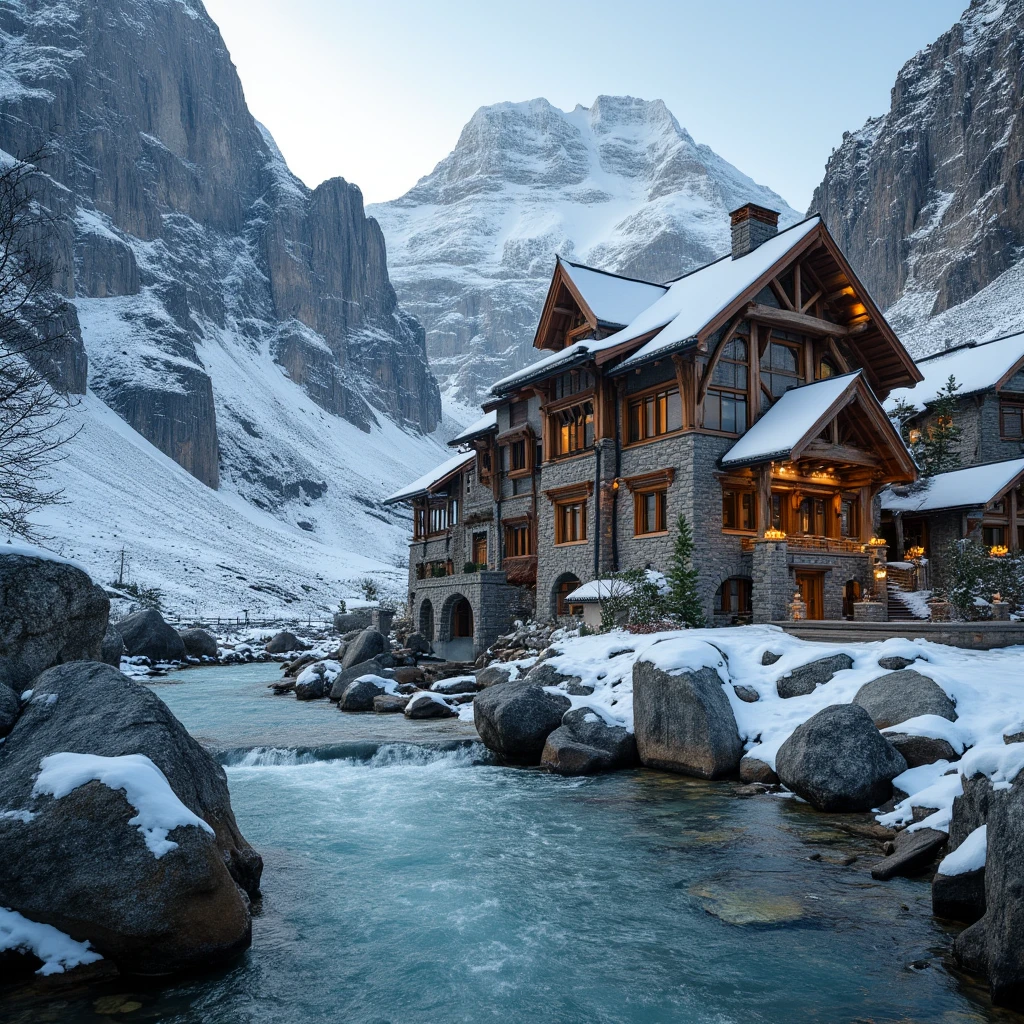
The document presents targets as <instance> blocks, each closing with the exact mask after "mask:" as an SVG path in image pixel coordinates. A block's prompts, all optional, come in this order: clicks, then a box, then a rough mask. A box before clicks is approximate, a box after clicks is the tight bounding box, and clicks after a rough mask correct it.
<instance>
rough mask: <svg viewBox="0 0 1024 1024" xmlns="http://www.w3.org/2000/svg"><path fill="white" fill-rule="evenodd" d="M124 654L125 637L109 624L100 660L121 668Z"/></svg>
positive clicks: (101, 647) (104, 635)
mask: <svg viewBox="0 0 1024 1024" xmlns="http://www.w3.org/2000/svg"><path fill="white" fill-rule="evenodd" d="M215 653H216V652H215ZM122 654H124V637H123V636H121V631H120V630H119V629H117V628H116V627H115V626H111V625H109V624H108V625H107V629H106V632H105V633H104V634H103V640H102V642H101V643H100V661H102V662H103V663H104V664H106V665H113V666H114V668H120V667H121V655H122Z"/></svg>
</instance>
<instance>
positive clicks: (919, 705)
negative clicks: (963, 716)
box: [853, 669, 956, 729]
mask: <svg viewBox="0 0 1024 1024" xmlns="http://www.w3.org/2000/svg"><path fill="white" fill-rule="evenodd" d="M853 703H854V704H859V705H860V706H861V707H862V708H866V709H867V711H868V713H869V714H870V715H871V720H872V721H873V722H874V723H875V725H876V726H877V727H878V728H879V729H888V728H889V727H890V726H892V725H899V724H900V723H901V722H906V721H908V720H909V719H911V718H917V717H918V716H919V715H938V716H939V717H940V718H945V719H946V720H947V721H950V722H955V721H956V706H955V705H954V704H953V702H952V701H951V700H950V699H949V697H947V696H946V691H945V690H943V689H942V687H941V686H939V684H938V683H936V682H935V680H933V679H929V678H928V677H927V676H923V675H921V673H920V672H915V671H913V669H902V670H901V671H899V672H889V673H888V674H887V675H884V676H879V677H878V678H877V679H872V680H871V682H870V683H865V684H864V685H863V686H862V687H861V688H860V689H859V690H858V691H857V696H856V697H854V698H853Z"/></svg>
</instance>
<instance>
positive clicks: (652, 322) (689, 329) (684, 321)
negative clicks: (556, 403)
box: [603, 217, 821, 366]
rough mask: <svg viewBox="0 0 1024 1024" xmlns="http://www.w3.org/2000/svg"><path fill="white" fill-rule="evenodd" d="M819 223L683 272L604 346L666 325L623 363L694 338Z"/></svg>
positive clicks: (790, 230)
mask: <svg viewBox="0 0 1024 1024" xmlns="http://www.w3.org/2000/svg"><path fill="white" fill-rule="evenodd" d="M820 223H821V218H820V217H810V218H808V219H807V220H805V221H801V222H800V223H799V224H795V225H793V227H791V228H787V229H786V230H785V231H780V232H779V233H778V234H777V235H775V236H773V237H772V238H769V239H768V241H766V242H762V243H761V245H759V246H758V247H757V248H756V249H753V250H752V251H751V252H749V253H747V255H746V256H741V257H740V258H739V259H735V260H734V259H733V258H732V257H731V256H723V257H722V258H721V259H719V260H716V261H715V262H714V263H709V264H708V265H707V266H706V267H701V268H700V269H699V270H695V271H693V273H691V274H687V275H686V276H685V277H681V278H680V279H679V280H678V281H674V282H672V283H671V284H670V285H669V289H668V291H667V292H666V293H665V294H664V295H663V296H662V297H661V298H660V299H658V301H657V302H654V303H652V304H651V305H650V306H648V307H647V309H645V310H644V311H643V312H642V313H641V314H640V315H639V316H637V317H636V318H635V319H634V320H632V321H631V322H630V324H629V326H628V327H626V328H625V329H623V330H621V331H619V332H618V333H617V334H613V335H611V336H610V337H608V338H606V339H605V340H604V342H603V344H605V345H607V346H608V347H611V346H614V345H621V344H622V343H623V342H626V341H631V340H632V339H634V338H639V337H641V336H642V335H644V334H649V333H650V332H651V331H655V330H658V329H659V328H664V329H663V330H661V331H660V333H659V334H658V335H657V336H656V337H654V338H652V339H651V340H650V341H649V342H647V344H646V345H644V346H643V348H641V349H640V350H639V351H637V352H634V353H633V355H631V356H630V357H629V358H628V359H627V360H625V362H624V363H623V366H630V365H633V364H636V363H642V362H645V361H646V360H647V359H649V358H650V357H651V356H653V355H654V354H655V353H657V352H660V351H662V350H663V349H666V348H674V347H676V346H678V345H681V344H682V343H683V342H686V341H688V340H689V339H691V338H695V337H696V336H697V334H698V332H699V331H700V330H701V328H703V327H705V326H706V325H707V324H708V323H710V321H712V320H713V319H714V318H715V317H716V316H717V315H718V314H719V313H721V312H722V310H723V309H725V307H726V306H728V305H729V303H730V302H732V301H733V300H734V299H735V298H736V296H737V295H739V294H740V293H741V292H743V291H744V290H745V289H747V288H749V287H750V286H751V285H752V284H753V283H754V282H755V281H756V280H757V279H758V278H759V277H761V276H762V274H764V273H765V272H766V271H767V270H768V269H769V268H770V267H771V266H772V265H773V264H775V263H777V262H778V261H779V260H780V259H782V258H783V257H784V256H785V255H786V253H787V252H789V250H790V249H792V248H793V247H794V246H795V245H797V244H798V243H799V242H801V241H802V240H803V239H804V238H806V237H807V235H808V234H810V233H811V232H812V231H813V230H814V229H815V228H817V227H818V225H819V224H820Z"/></svg>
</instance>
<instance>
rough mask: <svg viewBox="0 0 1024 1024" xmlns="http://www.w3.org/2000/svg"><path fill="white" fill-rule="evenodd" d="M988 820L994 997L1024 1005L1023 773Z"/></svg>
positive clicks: (989, 957) (988, 938) (988, 940)
mask: <svg viewBox="0 0 1024 1024" xmlns="http://www.w3.org/2000/svg"><path fill="white" fill-rule="evenodd" d="M987 826H988V827H987V832H988V836H987V839H988V853H987V857H986V861H985V906H986V908H987V909H986V911H985V917H984V918H983V920H984V922H985V947H986V956H985V959H986V963H987V965H988V977H989V983H990V984H991V986H992V1002H994V1003H995V1004H996V1005H997V1006H1008V1007H1011V1008H1012V1009H1015V1010H1024V776H1022V775H1018V776H1017V778H1016V779H1015V780H1014V782H1013V785H1012V786H1011V788H1010V790H1009V792H1006V791H1003V792H1000V793H999V794H998V799H994V800H990V802H989V808H988V822H987ZM975 927H977V926H975Z"/></svg>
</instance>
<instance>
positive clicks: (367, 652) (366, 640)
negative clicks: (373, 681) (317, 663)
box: [341, 629, 388, 668]
mask: <svg viewBox="0 0 1024 1024" xmlns="http://www.w3.org/2000/svg"><path fill="white" fill-rule="evenodd" d="M387 649H388V638H387V637H386V636H385V635H384V634H383V633H380V632H378V631H377V630H376V629H364V630H363V631H362V632H361V633H360V634H359V636H357V637H356V638H355V639H354V640H353V641H352V643H350V644H349V645H348V647H347V648H346V650H345V657H344V659H343V660H342V663H341V667H342V668H351V667H352V666H353V665H358V664H359V663H360V662H363V661H369V660H370V658H375V657H377V655H378V654H384V653H385V651H387Z"/></svg>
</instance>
